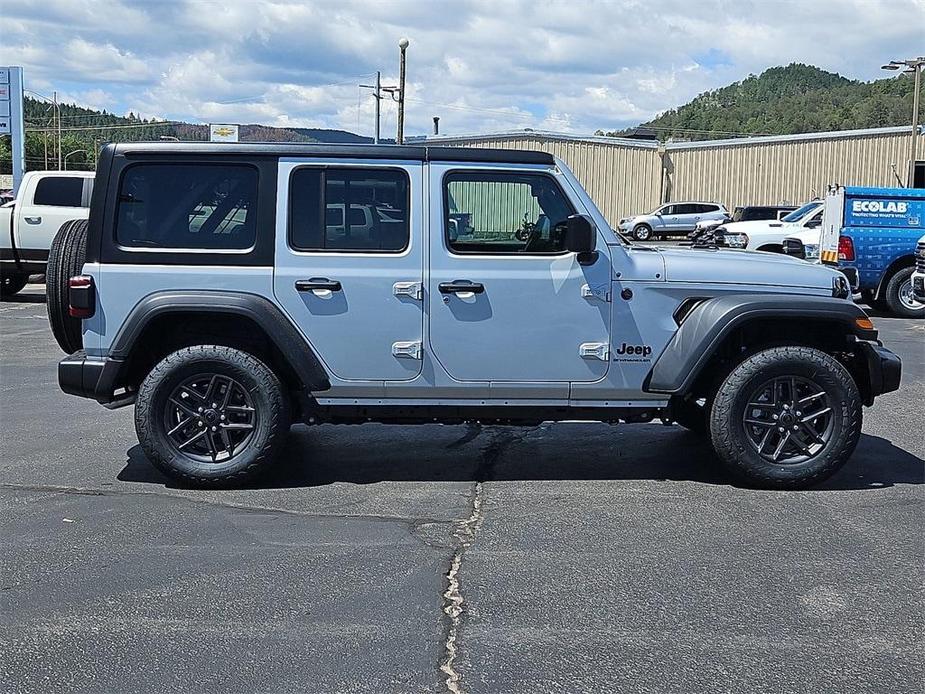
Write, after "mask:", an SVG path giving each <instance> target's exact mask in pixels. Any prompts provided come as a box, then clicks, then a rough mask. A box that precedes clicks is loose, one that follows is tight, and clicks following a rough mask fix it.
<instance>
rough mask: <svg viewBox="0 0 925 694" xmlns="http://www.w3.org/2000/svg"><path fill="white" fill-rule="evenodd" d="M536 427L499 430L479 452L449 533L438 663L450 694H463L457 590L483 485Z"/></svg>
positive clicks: (480, 510) (480, 514) (479, 514)
mask: <svg viewBox="0 0 925 694" xmlns="http://www.w3.org/2000/svg"><path fill="white" fill-rule="evenodd" d="M473 427H474V428H473V429H470V431H469V432H468V433H467V434H466V435H465V436H463V437H462V438H461V439H459V441H457V442H456V443H455V444H450V445H451V446H454V447H455V445H456V444H458V445H463V444H464V443H466V442H468V441H471V440H472V439H474V438H476V437H477V436H478V435H479V434H480V433H481V432H482V427H481V426H480V425H477V424H476V425H473ZM538 428H539V427H533V428H531V429H527V430H526V431H523V432H519V433H514V432H510V431H504V430H502V431H501V432H499V434H498V435H497V436H496V437H494V438H493V439H492V440H491V442H490V443H489V444H488V445H487V446H485V448H484V449H482V452H481V454H480V456H479V463H478V465H477V466H476V468H475V472H474V475H473V477H474V478H475V484H473V485H472V491H471V492H470V494H469V509H470V511H469V516H468V517H467V518H466V519H464V520H461V521H458V522H457V527H456V531H455V532H454V533H453V537H454V538H455V539H456V542H457V546H456V550H455V551H454V552H453V557H452V559H451V560H450V568H449V570H448V571H447V573H446V589H445V590H444V591H443V613H444V615H445V621H446V632H445V633H446V636H445V638H444V642H443V659H442V660H441V663H440V671H441V672H442V673H443V674H444V675H445V676H446V679H445V683H446V690H447V691H448V692H450V694H463V692H464V690H463V688H462V683H461V682H460V674H459V671H458V670H457V669H456V658H457V656H458V655H459V649H458V643H459V636H460V628H461V626H462V619H463V616H464V613H465V599H464V597H463V594H462V591H461V589H460V584H459V572H460V569H461V568H462V562H463V557H464V556H465V554H466V551H467V550H468V549H469V548H470V547H471V546H472V544H473V543H474V542H475V539H476V536H477V535H478V531H479V528H481V527H482V522H483V521H484V520H485V514H484V503H485V483H486V482H488V481H490V480H491V479H492V478H493V477H494V472H495V464H496V463H497V461H498V460H499V459H500V458H501V456H502V455H503V454H504V452H505V450H506V449H507V448H509V447H510V446H511V445H513V444H515V443H519V442H520V441H522V440H523V439H524V438H526V437H527V436H529V435H530V434H531V433H532V432H533V431H535V430H536V429H538Z"/></svg>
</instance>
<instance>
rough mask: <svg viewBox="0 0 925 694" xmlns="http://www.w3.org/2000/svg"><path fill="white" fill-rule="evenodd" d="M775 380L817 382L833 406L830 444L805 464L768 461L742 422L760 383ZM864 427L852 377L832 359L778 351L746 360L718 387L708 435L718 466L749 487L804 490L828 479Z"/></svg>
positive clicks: (793, 349)
mask: <svg viewBox="0 0 925 694" xmlns="http://www.w3.org/2000/svg"><path fill="white" fill-rule="evenodd" d="M777 376H797V377H801V378H804V379H807V380H809V381H811V382H813V383H814V384H815V385H816V386H818V387H819V388H821V389H822V390H823V391H825V394H826V396H827V397H828V400H829V404H830V405H831V407H832V431H831V433H830V435H829V438H828V440H827V442H826V443H825V444H824V445H823V446H822V448H821V449H820V450H818V451H817V452H816V454H815V455H813V456H812V457H811V458H809V459H808V460H806V461H805V462H802V463H795V464H792V465H778V464H775V463H772V462H769V461H767V460H765V459H764V458H762V457H761V456H760V455H758V453H757V451H756V450H755V448H754V447H753V446H752V444H751V443H750V442H749V440H748V438H747V436H746V433H745V424H744V423H743V422H742V418H743V415H744V412H745V408H746V405H747V403H748V400H749V398H750V397H751V396H752V395H753V393H754V391H755V389H756V388H759V387H760V384H761V383H763V382H765V381H767V380H769V379H773V378H775V377H777ZM861 423H862V412H861V396H860V393H859V392H858V388H857V385H856V384H855V382H854V379H853V378H852V377H851V374H850V373H848V370H847V369H845V367H844V366H842V365H841V364H840V363H839V362H838V361H837V360H835V359H834V358H833V357H831V356H829V355H828V354H826V353H825V352H821V351H819V350H817V349H812V348H810V347H797V346H786V347H774V348H772V349H767V350H764V351H761V352H758V353H756V354H754V355H752V356H750V357H748V358H747V359H745V361H743V362H742V363H741V364H739V365H738V366H737V367H735V368H734V369H733V370H732V372H731V373H730V374H729V375H728V376H727V377H726V379H725V380H724V381H723V383H722V384H721V385H720V387H719V389H718V391H717V393H716V397H715V398H714V400H713V405H712V408H711V411H710V435H711V438H712V441H713V447H714V449H715V450H716V453H717V454H718V456H719V459H720V461H721V462H722V463H723V464H724V466H725V467H726V468H727V469H728V470H729V471H730V472H731V473H732V474H733V475H734V476H735V477H737V478H738V479H740V480H742V481H743V482H745V483H746V484H748V485H751V486H758V487H764V488H771V489H804V488H807V487H811V486H813V485H815V484H818V483H819V482H822V481H823V480H825V479H827V478H828V477H830V476H831V475H832V474H834V473H835V472H836V471H837V470H839V469H840V468H841V467H842V466H843V465H844V464H845V462H846V461H847V460H848V458H849V457H850V456H851V454H852V453H853V452H854V449H855V447H856V446H857V443H858V439H859V438H860V436H861Z"/></svg>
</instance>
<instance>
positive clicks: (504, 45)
mask: <svg viewBox="0 0 925 694" xmlns="http://www.w3.org/2000/svg"><path fill="white" fill-rule="evenodd" d="M3 7H4V9H3V12H4V18H3V43H2V45H0V63H6V64H22V65H24V67H25V69H26V80H27V86H29V85H32V88H34V89H39V88H41V89H42V91H46V92H47V91H48V90H50V89H57V90H58V91H59V92H62V93H65V94H68V95H73V96H74V97H75V98H77V97H80V98H82V99H84V103H87V104H88V105H93V106H97V107H99V106H105V107H107V108H108V109H109V110H112V111H116V112H120V111H127V110H133V111H135V112H137V113H142V114H145V115H152V116H153V115H156V116H160V117H168V118H184V119H189V120H201V121H208V120H225V121H233V122H234V121H237V122H262V123H266V124H269V125H293V126H326V127H342V128H348V129H352V130H353V129H357V123H358V121H359V129H360V130H361V131H362V132H364V133H366V134H369V133H371V130H372V122H373V110H374V103H373V100H372V98H371V97H370V96H369V93H368V92H367V91H363V92H358V89H357V87H356V84H357V83H358V82H361V81H362V82H367V83H369V82H370V81H371V80H372V78H373V76H372V74H371V73H373V72H374V71H375V70H376V69H380V70H382V71H383V72H384V73H388V74H387V75H384V76H383V83H385V84H394V83H396V82H397V76H396V74H395V73H396V72H397V58H398V49H397V45H396V44H397V39H398V37H400V36H403V35H406V36H408V37H409V38H410V39H411V47H410V48H409V50H408V74H409V88H408V97H409V99H408V104H407V119H408V125H407V131H408V132H410V133H422V132H428V131H429V130H430V127H431V116H433V115H439V116H441V130H442V131H443V132H447V133H453V132H475V131H482V132H486V131H492V130H502V129H512V128H524V127H533V128H545V129H552V130H569V131H576V132H591V131H593V130H595V129H597V128H605V129H610V128H618V127H625V126H627V125H632V124H634V123H637V122H639V121H642V120H646V119H648V118H650V117H652V116H653V115H655V114H657V113H658V112H660V111H663V110H665V109H667V108H670V107H673V106H676V105H678V104H681V103H684V102H685V101H687V100H689V99H690V98H691V97H693V96H695V95H696V94H698V93H700V92H702V91H704V90H707V89H711V88H715V87H718V86H722V85H724V84H726V83H728V82H730V81H733V80H737V79H742V78H744V77H745V76H746V75H748V74H749V73H752V72H760V71H762V70H763V69H765V68H767V67H771V66H773V65H783V64H787V63H790V62H804V63H810V64H815V65H818V66H819V67H822V68H824V69H827V70H832V71H835V72H839V73H841V74H844V75H846V76H848V77H852V78H857V79H872V78H875V77H878V76H880V75H879V74H878V73H879V70H878V68H879V65H880V64H881V63H882V62H883V61H884V60H888V59H890V58H893V57H897V56H899V55H905V54H906V53H908V54H916V53H917V52H921V45H922V38H923V29H922V27H923V26H925V4H923V1H922V0H881V1H880V2H874V1H872V0H822V1H819V2H804V1H803V0H777V1H764V0H738V1H737V2H735V3H732V2H729V1H728V0H699V1H698V2H694V3H692V2H690V1H689V0H647V1H646V2H642V0H622V1H618V2H605V1H601V2H590V1H589V2H585V3H581V2H574V1H571V2H569V1H557V0H547V1H545V2H541V1H538V0H504V1H499V0H457V1H456V2H453V3H449V2H428V3H422V2H418V1H414V0H381V1H376V0H367V1H366V2H364V1H361V0H341V1H340V2H333V1H331V2H328V1H325V0H314V1H309V0H305V1H301V2H295V1H290V0H276V1H274V2H259V3H258V2H253V1H252V0H221V1H219V0H175V1H172V2H139V1H137V0H83V1H82V2H79V3H77V2H73V1H72V0H45V1H44V2H43V3H41V4H37V3H35V2H34V1H32V0H4V5H3ZM106 99H111V100H112V102H110V103H101V102H102V101H104V100H106ZM383 108H384V111H383V116H384V117H383V122H384V125H383V128H384V130H385V129H386V128H388V129H389V131H388V133H387V134H391V132H392V131H393V129H394V123H395V106H394V104H393V103H391V102H389V101H385V102H383Z"/></svg>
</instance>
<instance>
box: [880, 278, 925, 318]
mask: <svg viewBox="0 0 925 694" xmlns="http://www.w3.org/2000/svg"><path fill="white" fill-rule="evenodd" d="M913 272H915V268H912V267H906V268H903V269H902V270H898V271H897V272H895V273H893V276H892V277H890V281H889V282H887V283H886V290H885V291H884V292H883V295H884V299H885V300H886V305H887V308H888V309H889V311H890V312H891V313H894V314H896V315H897V316H902V317H903V318H923V317H925V303H922V304H921V307H920V308H913V307H911V306H908V305H906V304H904V303H903V301H902V299H901V298H900V292H901V291H902V290H903V289H904V286H903V285H906V284H908V285H909V289H910V291H911V286H912V285H911V282H912V273H913Z"/></svg>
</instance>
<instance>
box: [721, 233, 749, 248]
mask: <svg viewBox="0 0 925 694" xmlns="http://www.w3.org/2000/svg"><path fill="white" fill-rule="evenodd" d="M716 238H717V240H721V243H722V245H724V246H728V247H729V248H745V247H746V246H747V245H748V234H723V235H722V236H717V237H716Z"/></svg>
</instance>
